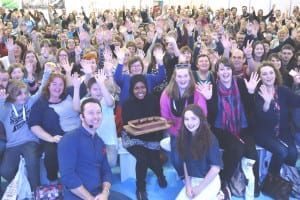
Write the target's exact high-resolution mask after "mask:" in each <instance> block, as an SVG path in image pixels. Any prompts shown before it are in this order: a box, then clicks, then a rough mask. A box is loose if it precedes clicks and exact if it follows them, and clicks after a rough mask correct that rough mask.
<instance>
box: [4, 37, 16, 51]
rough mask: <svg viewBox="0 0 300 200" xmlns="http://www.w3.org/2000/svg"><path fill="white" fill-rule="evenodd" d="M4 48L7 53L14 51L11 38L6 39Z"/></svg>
mask: <svg viewBox="0 0 300 200" xmlns="http://www.w3.org/2000/svg"><path fill="white" fill-rule="evenodd" d="M5 46H6V48H7V50H8V51H13V50H14V40H13V39H12V38H8V39H7V41H6V42H5Z"/></svg>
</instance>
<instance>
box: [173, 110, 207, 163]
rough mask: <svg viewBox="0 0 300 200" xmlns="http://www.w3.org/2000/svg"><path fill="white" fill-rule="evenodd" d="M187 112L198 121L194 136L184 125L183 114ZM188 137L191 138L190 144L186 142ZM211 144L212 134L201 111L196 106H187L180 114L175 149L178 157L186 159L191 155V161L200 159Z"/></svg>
mask: <svg viewBox="0 0 300 200" xmlns="http://www.w3.org/2000/svg"><path fill="white" fill-rule="evenodd" d="M187 111H191V112H192V113H193V114H194V115H196V116H197V117H198V118H199V120H200V124H199V127H198V128H197V130H196V133H195V134H194V135H192V133H191V132H190V131H189V130H188V129H187V128H186V126H185V125H184V114H185V113H186V112H187ZM190 135H191V137H192V139H191V141H192V142H191V143H190V144H189V143H188V141H189V136H190ZM211 143H212V132H211V130H210V127H209V124H208V122H207V119H206V117H205V114H204V112H203V110H202V109H201V108H200V107H199V106H198V105H195V104H190V105H188V106H187V107H186V108H185V109H184V110H183V112H182V123H181V129H180V132H179V136H178V138H177V149H178V152H179V155H180V157H182V158H183V159H187V158H188V157H189V155H190V153H191V156H192V158H193V159H201V158H203V157H204V155H205V153H206V152H207V151H208V149H209V147H210V146H211Z"/></svg>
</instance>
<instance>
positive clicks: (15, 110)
mask: <svg viewBox="0 0 300 200" xmlns="http://www.w3.org/2000/svg"><path fill="white" fill-rule="evenodd" d="M11 107H12V109H13V111H14V113H15V115H16V116H17V117H19V114H18V112H17V109H16V107H15V106H14V105H13V104H12V105H11ZM22 113H23V120H24V121H26V111H25V107H24V105H23V109H22Z"/></svg>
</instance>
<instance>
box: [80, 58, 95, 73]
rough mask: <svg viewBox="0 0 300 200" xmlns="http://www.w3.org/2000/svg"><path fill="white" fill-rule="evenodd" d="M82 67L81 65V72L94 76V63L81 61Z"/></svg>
mask: <svg viewBox="0 0 300 200" xmlns="http://www.w3.org/2000/svg"><path fill="white" fill-rule="evenodd" d="M80 65H81V68H82V69H81V71H82V72H83V73H84V74H92V73H93V68H92V63H91V61H90V60H84V59H82V60H81V61H80Z"/></svg>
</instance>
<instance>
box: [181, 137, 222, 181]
mask: <svg viewBox="0 0 300 200" xmlns="http://www.w3.org/2000/svg"><path fill="white" fill-rule="evenodd" d="M191 138H192V137H191ZM191 138H190V139H191ZM190 146H191V145H187V147H190ZM187 152H188V155H189V156H188V159H186V160H185V163H186V167H187V171H188V175H189V176H192V177H198V178H204V177H205V176H206V174H207V172H208V171H209V169H210V168H211V166H212V165H214V166H219V167H220V168H223V162H222V158H221V154H220V147H219V143H218V140H217V139H216V137H215V136H214V135H212V142H211V145H210V147H209V149H208V150H207V152H206V154H205V155H204V156H203V158H202V159H198V160H195V159H193V158H192V156H191V149H188V150H187Z"/></svg>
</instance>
